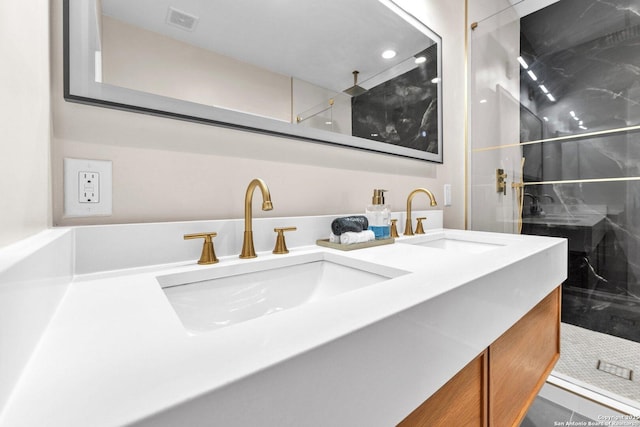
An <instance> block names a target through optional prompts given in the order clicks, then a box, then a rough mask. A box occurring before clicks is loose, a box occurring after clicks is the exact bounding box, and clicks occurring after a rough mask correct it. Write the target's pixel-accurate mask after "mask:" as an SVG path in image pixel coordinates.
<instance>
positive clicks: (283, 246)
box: [273, 227, 297, 255]
mask: <svg viewBox="0 0 640 427" xmlns="http://www.w3.org/2000/svg"><path fill="white" fill-rule="evenodd" d="M296 230H297V228H296V227H280V228H278V227H276V228H274V229H273V231H275V232H276V233H278V236H277V237H276V246H275V248H273V253H274V254H277V255H280V254H288V253H289V250H288V249H287V243H286V242H285V241H284V232H285V231H296Z"/></svg>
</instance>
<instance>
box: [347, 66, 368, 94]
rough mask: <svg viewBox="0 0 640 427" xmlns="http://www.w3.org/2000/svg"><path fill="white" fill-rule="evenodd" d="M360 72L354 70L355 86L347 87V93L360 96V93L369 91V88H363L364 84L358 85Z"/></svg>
mask: <svg viewBox="0 0 640 427" xmlns="http://www.w3.org/2000/svg"><path fill="white" fill-rule="evenodd" d="M359 73H360V72H359V71H354V72H353V86H351V87H350V88H347V89H345V90H344V91H343V92H344V93H346V94H347V95H350V96H358V95H362V94H363V93H365V92H366V91H367V89H365V88H363V87H362V86H358V74H359Z"/></svg>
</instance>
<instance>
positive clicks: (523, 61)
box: [518, 56, 529, 70]
mask: <svg viewBox="0 0 640 427" xmlns="http://www.w3.org/2000/svg"><path fill="white" fill-rule="evenodd" d="M518 62H519V63H520V65H522V68H524V69H525V70H526V69H527V68H529V65H527V63H526V62H525V60H524V59H522V56H518Z"/></svg>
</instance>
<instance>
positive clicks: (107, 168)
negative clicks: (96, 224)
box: [64, 158, 112, 217]
mask: <svg viewBox="0 0 640 427" xmlns="http://www.w3.org/2000/svg"><path fill="white" fill-rule="evenodd" d="M111 181H112V162H111V161H109V160H85V159H71V158H65V159H64V216H66V217H81V216H107V215H111V213H112V194H111V193H112V182H111Z"/></svg>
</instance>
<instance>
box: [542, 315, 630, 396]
mask: <svg viewBox="0 0 640 427" xmlns="http://www.w3.org/2000/svg"><path fill="white" fill-rule="evenodd" d="M561 328H562V329H561V337H562V338H561V343H560V346H561V350H560V360H558V363H557V364H556V367H555V372H558V373H560V374H563V375H565V376H567V377H571V378H574V379H576V380H578V381H580V382H582V383H584V384H583V385H585V386H586V387H588V388H593V389H594V390H595V391H601V390H605V391H606V392H603V394H607V395H609V394H614V395H617V396H619V397H621V398H622V399H620V400H621V401H624V402H626V403H628V404H630V405H632V406H635V407H640V343H637V342H634V341H629V340H625V339H622V338H618V337H614V336H611V335H607V334H603V333H600V332H594V331H590V330H588V329H584V328H580V327H578V326H574V325H570V324H567V323H562V326H561ZM598 361H604V362H608V363H611V364H614V365H617V366H620V367H624V368H628V369H630V370H631V371H632V373H631V380H627V379H623V378H620V377H618V376H616V375H613V374H610V373H608V372H603V371H601V370H598V369H597V367H598Z"/></svg>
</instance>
